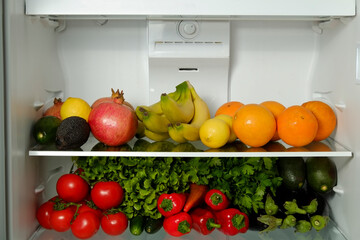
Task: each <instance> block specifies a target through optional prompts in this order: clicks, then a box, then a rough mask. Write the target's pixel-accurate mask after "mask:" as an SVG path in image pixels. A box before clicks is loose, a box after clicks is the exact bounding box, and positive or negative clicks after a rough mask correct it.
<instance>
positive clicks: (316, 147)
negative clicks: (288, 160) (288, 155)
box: [305, 142, 331, 152]
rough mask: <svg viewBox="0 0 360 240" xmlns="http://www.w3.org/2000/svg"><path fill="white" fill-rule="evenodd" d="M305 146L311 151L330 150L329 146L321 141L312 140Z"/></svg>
mask: <svg viewBox="0 0 360 240" xmlns="http://www.w3.org/2000/svg"><path fill="white" fill-rule="evenodd" d="M305 147H306V148H307V149H309V151H312V152H331V148H330V147H329V146H328V145H327V144H326V143H323V142H312V143H310V144H309V145H306V146H305Z"/></svg>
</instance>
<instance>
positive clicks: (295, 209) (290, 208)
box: [284, 199, 306, 214]
mask: <svg viewBox="0 0 360 240" xmlns="http://www.w3.org/2000/svg"><path fill="white" fill-rule="evenodd" d="M284 208H285V209H286V210H287V211H286V212H285V214H295V213H298V214H306V211H305V210H304V209H301V208H299V206H298V205H297V203H296V199H294V200H292V201H286V202H285V203H284Z"/></svg>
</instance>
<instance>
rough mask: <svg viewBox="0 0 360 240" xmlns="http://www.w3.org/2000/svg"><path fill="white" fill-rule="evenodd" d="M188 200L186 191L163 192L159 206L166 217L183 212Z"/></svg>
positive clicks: (159, 199) (158, 202)
mask: <svg viewBox="0 0 360 240" xmlns="http://www.w3.org/2000/svg"><path fill="white" fill-rule="evenodd" d="M185 202H186V195H185V194H184V193H171V194H166V193H164V194H161V195H160V197H159V198H158V201H157V208H158V210H159V212H160V213H161V214H162V215H163V216H164V217H169V216H171V215H174V214H176V213H179V212H181V210H182V209H183V207H184V205H185Z"/></svg>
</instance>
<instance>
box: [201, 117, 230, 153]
mask: <svg viewBox="0 0 360 240" xmlns="http://www.w3.org/2000/svg"><path fill="white" fill-rule="evenodd" d="M199 135H200V140H201V142H202V143H203V144H204V145H205V146H207V147H209V148H220V147H222V146H224V145H225V144H226V143H227V142H228V140H229V137H230V127H229V125H228V124H227V123H226V122H225V121H223V120H221V119H218V118H211V119H208V120H206V121H205V122H204V123H203V124H202V125H201V127H200V130H199Z"/></svg>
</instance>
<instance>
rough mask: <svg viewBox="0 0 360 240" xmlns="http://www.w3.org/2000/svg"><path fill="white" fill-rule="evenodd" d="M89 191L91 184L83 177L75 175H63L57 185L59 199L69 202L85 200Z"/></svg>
mask: <svg viewBox="0 0 360 240" xmlns="http://www.w3.org/2000/svg"><path fill="white" fill-rule="evenodd" d="M89 189H90V187H89V184H88V183H87V182H86V181H85V180H84V179H83V178H82V177H80V176H78V175H76V174H73V173H69V174H65V175H62V176H61V177H60V178H59V180H58V181H57V183H56V191H57V193H58V195H59V197H60V198H62V199H64V200H65V201H67V202H80V201H82V200H84V199H85V198H86V196H87V195H88V193H89Z"/></svg>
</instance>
